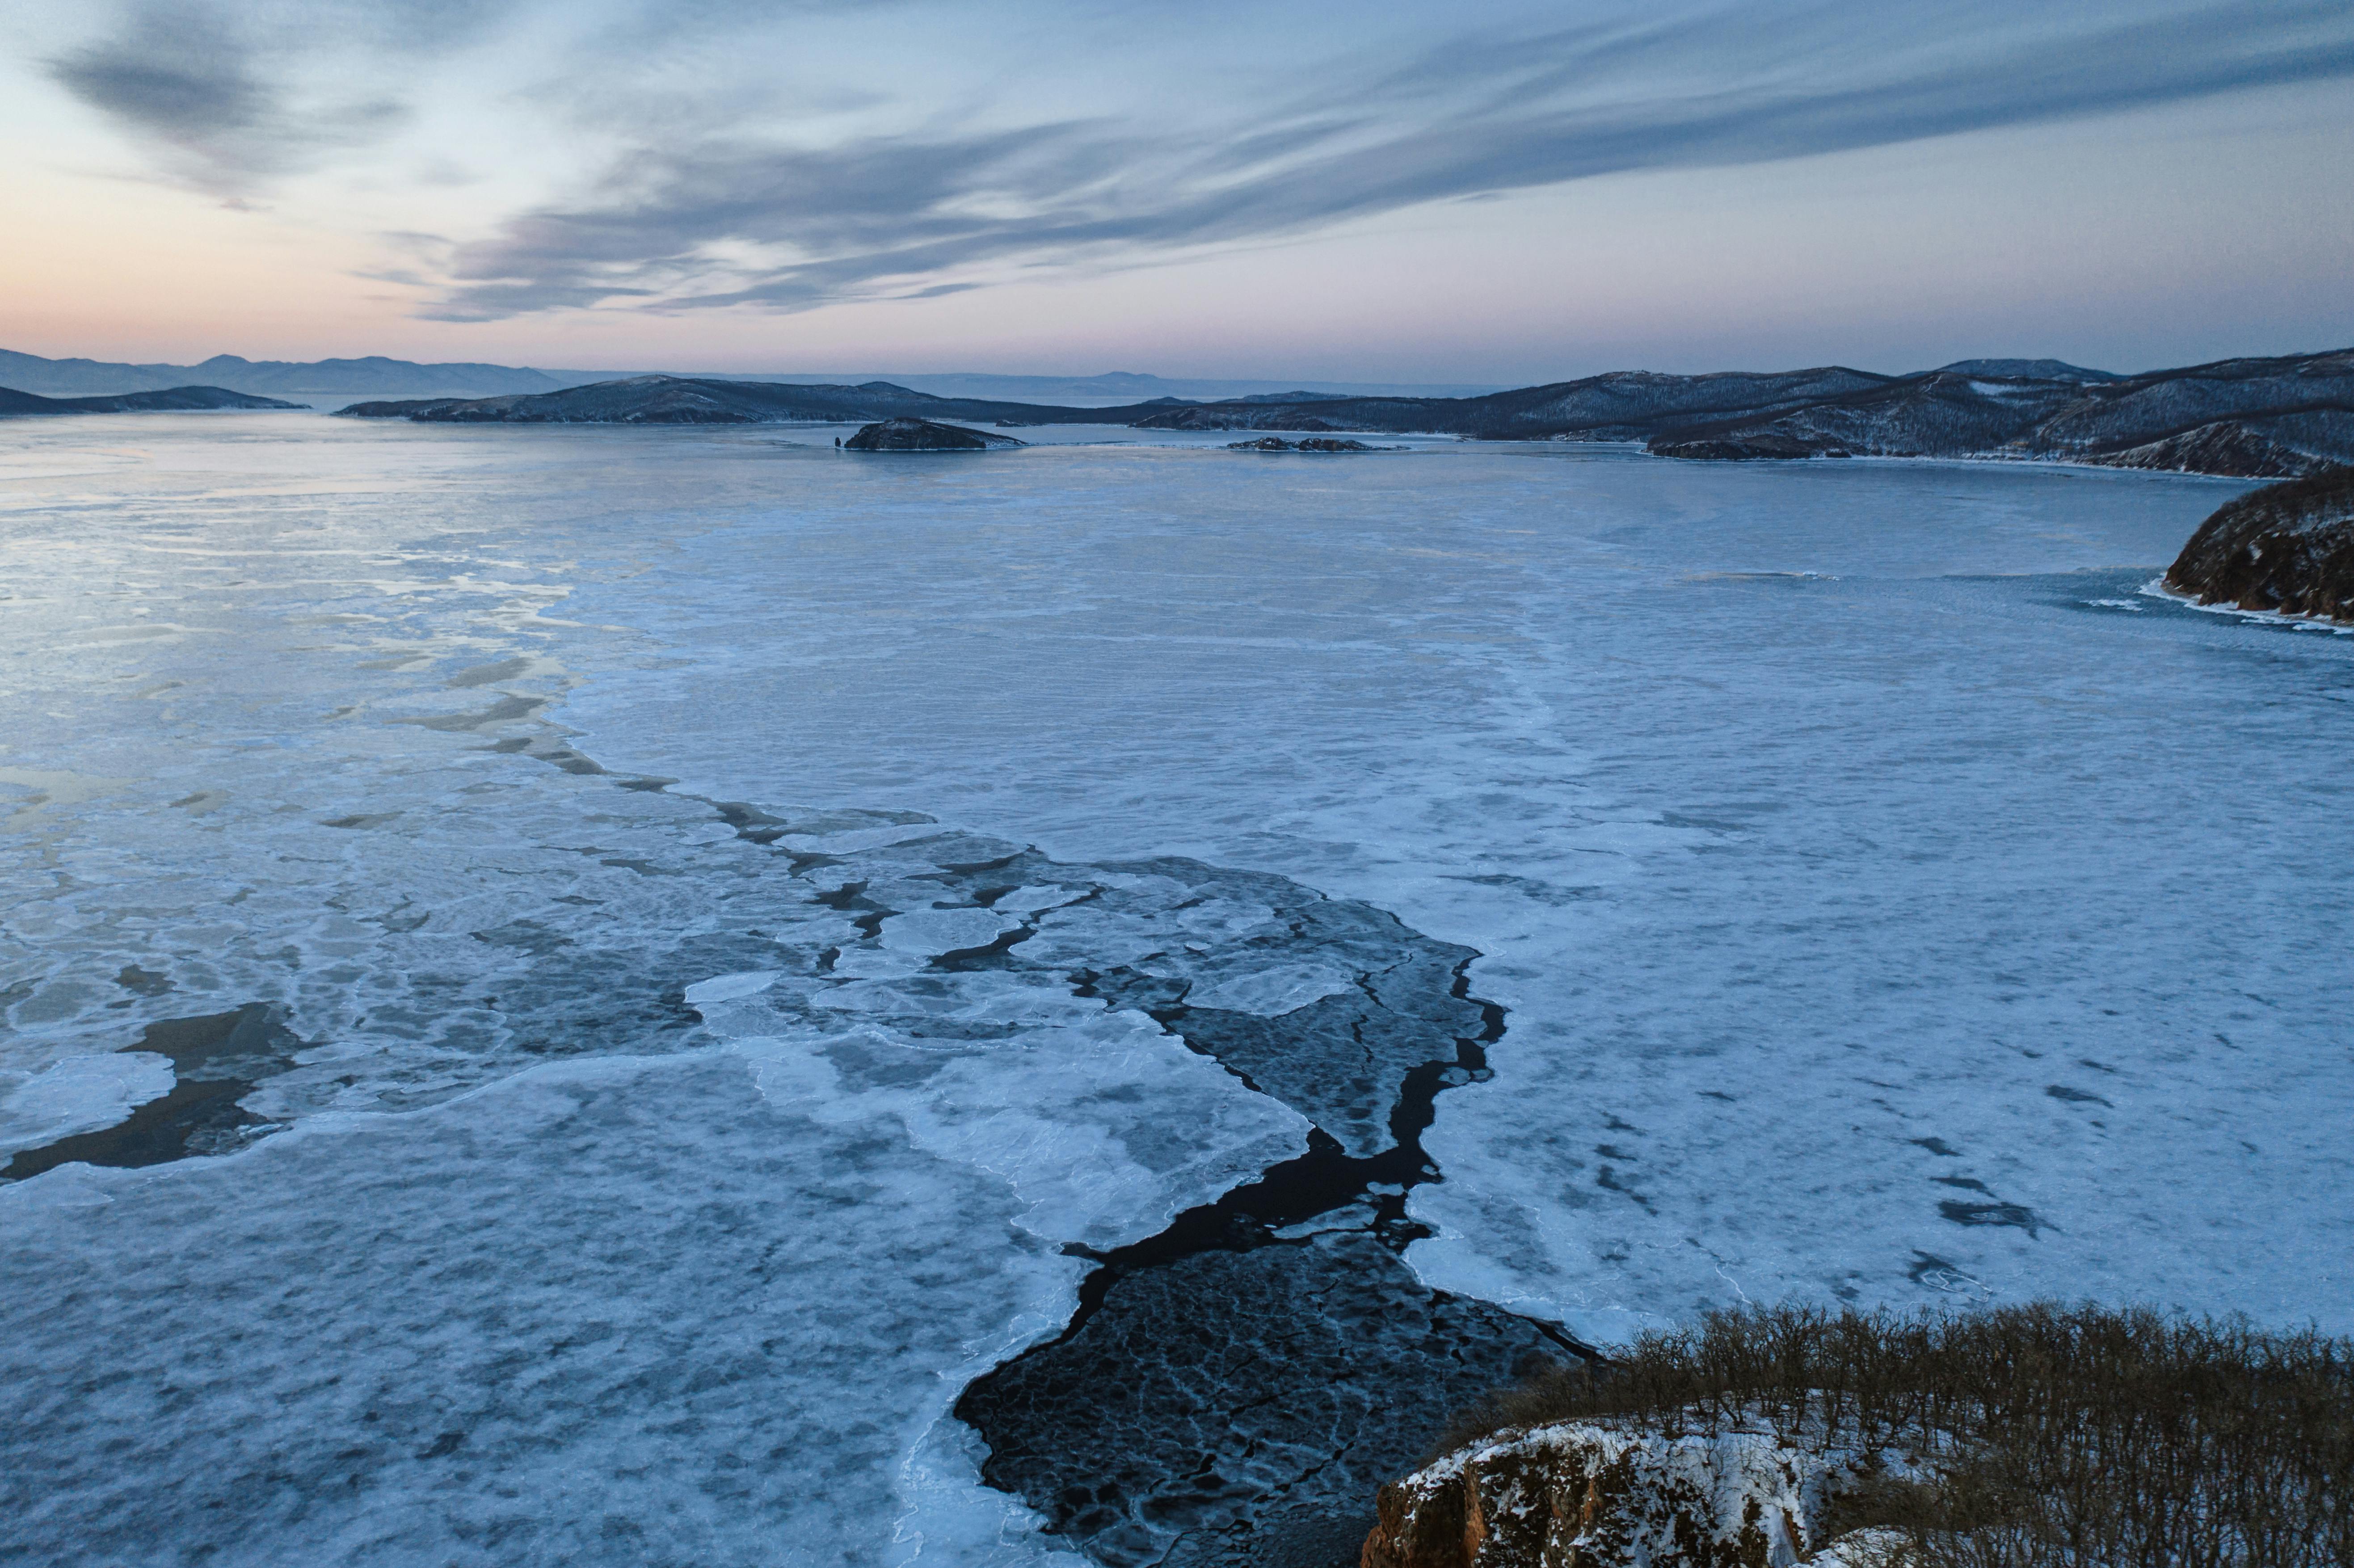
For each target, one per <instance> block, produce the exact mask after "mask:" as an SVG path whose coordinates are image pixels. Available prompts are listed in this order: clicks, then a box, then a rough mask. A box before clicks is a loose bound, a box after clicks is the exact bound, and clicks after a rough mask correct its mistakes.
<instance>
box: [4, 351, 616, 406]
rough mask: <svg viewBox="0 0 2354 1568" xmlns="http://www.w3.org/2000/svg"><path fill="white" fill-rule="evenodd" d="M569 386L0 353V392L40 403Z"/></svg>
mask: <svg viewBox="0 0 2354 1568" xmlns="http://www.w3.org/2000/svg"><path fill="white" fill-rule="evenodd" d="M567 385H569V383H568V382H566V381H562V380H558V379H557V378H556V377H554V376H547V375H546V374H544V373H543V372H540V371H537V370H518V369H515V368H514V366H505V365H418V364H414V363H412V362H411V361H409V360H406V359H387V358H385V357H384V356H382V355H369V356H368V357H367V358H366V359H317V360H311V361H308V362H305V363H302V364H292V363H289V362H287V361H285V360H276V359H265V360H251V359H240V358H239V357H238V356H237V355H234V354H220V355H214V356H213V357H212V358H210V359H207V360H206V361H205V362H204V363H203V364H201V365H117V364H110V363H107V362H105V361H103V360H96V359H43V358H42V357H40V355H34V354H16V353H13V352H11V351H10V350H7V349H0V387H16V389H17V390H19V391H24V392H37V393H40V394H42V395H43V396H45V397H86V396H90V395H94V394H109V393H116V392H155V391H162V390H164V389H165V388H168V387H192V386H201V387H223V388H226V389H228V390H230V391H235V392H249V393H253V394H256V395H258V396H262V397H322V396H336V397H356V396H363V395H366V394H369V393H373V394H375V395H376V396H378V397H430V396H433V395H435V394H437V393H439V394H447V393H470V394H472V395H473V396H474V397H490V396H492V395H493V394H495V393H500V392H553V391H555V390H556V389H557V387H564V386H567Z"/></svg>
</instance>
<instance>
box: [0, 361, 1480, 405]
mask: <svg viewBox="0 0 2354 1568" xmlns="http://www.w3.org/2000/svg"><path fill="white" fill-rule="evenodd" d="M645 374H648V372H644V371H633V370H534V369H529V368H525V367H523V366H512V365H478V364H472V363H456V364H440V365H420V364H418V363H416V362H414V361H412V360H407V359H387V358H385V357H384V356H383V355H369V356H368V357H366V358H365V359H314V360H306V361H302V362H299V363H296V362H290V361H286V360H275V359H267V360H251V359H241V358H239V357H238V356H237V355H233V354H222V355H214V356H213V357H212V358H210V359H207V360H206V361H204V362H203V363H202V364H200V365H128V364H118V363H110V362H107V361H104V360H96V359H43V358H41V357H40V356H39V355H32V354H16V353H12V352H10V351H8V350H5V349H0V387H16V388H17V389H18V390H20V391H26V392H34V393H38V394H40V395H42V396H44V397H88V396H92V395H102V394H110V393H117V392H152V391H161V390H164V389H165V388H168V387H188V386H206V387H227V388H229V389H231V390H234V391H239V392H252V393H258V394H261V395H265V396H272V397H318V398H334V397H343V398H345V399H349V398H355V397H497V396H500V395H502V394H504V393H514V392H554V391H557V389H559V388H561V387H578V386H584V385H586V384H588V383H590V382H597V381H619V380H624V379H631V378H634V377H636V376H642V375H645ZM686 378H687V379H691V380H692V379H701V380H726V381H775V382H785V383H791V384H799V385H811V384H814V385H831V386H854V385H857V384H859V383H861V382H867V381H881V380H887V381H891V382H894V383H896V384H897V385H899V386H903V387H912V388H914V389H916V390H917V391H922V392H928V393H930V394H932V395H934V396H935V397H971V398H981V399H984V400H987V399H995V400H1002V401H1014V402H1023V403H1057V404H1081V405H1097V404H1127V403H1141V402H1144V401H1146V400H1148V399H1150V398H1153V397H1191V398H1204V399H1206V398H1220V397H1269V396H1275V397H1300V398H1307V397H1475V396H1477V395H1479V394H1480V393H1483V392H1492V391H1494V390H1496V388H1495V387H1493V386H1492V385H1490V386H1477V385H1474V386H1458V385H1452V384H1448V385H1433V386H1422V385H1415V384H1409V383H1404V382H1399V383H1388V382H1381V383H1373V382H1341V381H1331V382H1317V381H1310V382H1304V383H1303V382H1296V381H1247V380H1209V381H1205V380H1191V381H1188V380H1166V379H1163V378H1162V377H1161V376H1144V375H1139V374H1137V373H1135V372H1133V371H1114V372H1112V373H1110V374H1108V375H1104V376H989V375H981V374H978V373H968V372H957V373H949V374H943V375H900V374H894V373H878V372H872V371H863V372H859V373H857V374H854V375H852V374H833V375H822V374H793V375H786V374H782V373H779V374H774V375H770V374H758V375H751V374H745V373H741V372H734V373H727V374H721V375H706V376H696V375H695V374H693V373H688V375H687V376H686Z"/></svg>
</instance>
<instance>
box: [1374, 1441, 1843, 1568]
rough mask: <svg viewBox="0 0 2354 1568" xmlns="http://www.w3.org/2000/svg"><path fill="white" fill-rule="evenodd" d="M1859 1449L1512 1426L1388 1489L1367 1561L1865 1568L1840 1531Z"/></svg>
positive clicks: (1550, 1567)
mask: <svg viewBox="0 0 2354 1568" xmlns="http://www.w3.org/2000/svg"><path fill="white" fill-rule="evenodd" d="M1861 1474H1862V1470H1861V1467H1860V1466H1859V1464H1858V1463H1857V1462H1856V1461H1855V1460H1853V1459H1852V1458H1850V1457H1845V1456H1840V1455H1832V1456H1829V1457H1825V1456H1822V1455H1817V1454H1811V1453H1808V1452H1806V1451H1804V1450H1801V1449H1798V1448H1796V1447H1791V1446H1786V1445H1784V1444H1783V1443H1781V1442H1779V1441H1777V1440H1776V1438H1775V1437H1774V1436H1771V1435H1770V1434H1769V1433H1765V1432H1763V1431H1758V1432H1741V1431H1735V1432H1726V1433H1722V1434H1719V1435H1718V1436H1687V1437H1666V1436H1658V1435H1656V1434H1652V1433H1648V1432H1638V1431H1632V1430H1625V1429H1621V1428H1618V1427H1615V1426H1612V1425H1604V1424H1599V1423H1589V1422H1564V1423H1562V1424H1559V1425H1550V1426H1540V1427H1536V1428H1534V1429H1532V1430H1527V1431H1521V1432H1507V1433H1504V1434H1501V1435H1500V1436H1498V1437H1496V1438H1492V1439H1489V1440H1487V1441H1484V1442H1480V1443H1476V1444H1474V1445H1472V1446H1470V1447H1469V1448H1465V1449H1462V1450H1459V1451H1458V1452H1457V1453H1454V1454H1450V1455H1448V1456H1447V1457H1445V1458H1443V1459H1440V1460H1438V1461H1437V1463H1435V1464H1432V1465H1430V1466H1428V1467H1426V1468H1424V1469H1421V1470H1418V1471H1416V1473H1415V1474H1413V1475H1411V1476H1408V1477H1407V1478H1405V1479H1404V1480H1402V1481H1394V1482H1393V1483H1391V1484H1390V1485H1388V1486H1385V1487H1384V1488H1383V1489H1382V1491H1381V1498H1380V1501H1379V1503H1378V1505H1377V1506H1378V1510H1379V1520H1380V1522H1378V1523H1377V1524H1375V1525H1374V1527H1373V1533H1372V1534H1371V1535H1369V1536H1367V1537H1366V1539H1365V1545H1364V1551H1363V1556H1362V1558H1361V1559H1360V1562H1361V1563H1362V1568H1784V1565H1786V1564H1790V1563H1801V1562H1803V1563H1810V1564H1814V1565H1817V1568H1829V1565H1832V1564H1847V1565H1848V1568H1861V1564H1863V1563H1870V1562H1872V1561H1874V1560H1876V1559H1877V1558H1878V1557H1879V1556H1881V1555H1883V1554H1884V1553H1883V1552H1882V1550H1881V1548H1882V1543H1883V1542H1882V1536H1881V1534H1880V1532H1878V1531H1858V1532H1854V1533H1852V1534H1849V1535H1845V1536H1840V1537H1837V1538H1836V1539H1834V1536H1833V1531H1834V1529H1835V1524H1834V1520H1833V1519H1832V1514H1833V1505H1834V1504H1835V1503H1836V1502H1837V1500H1838V1499H1839V1498H1840V1495H1841V1493H1842V1492H1843V1491H1845V1490H1847V1489H1849V1488H1850V1487H1851V1486H1852V1485H1853V1484H1854V1483H1855V1481H1856V1480H1857V1479H1858V1478H1860V1477H1861Z"/></svg>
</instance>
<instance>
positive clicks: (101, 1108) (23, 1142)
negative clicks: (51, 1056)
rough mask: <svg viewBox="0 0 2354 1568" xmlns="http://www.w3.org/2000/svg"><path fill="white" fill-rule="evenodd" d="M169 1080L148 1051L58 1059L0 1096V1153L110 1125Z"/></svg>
mask: <svg viewBox="0 0 2354 1568" xmlns="http://www.w3.org/2000/svg"><path fill="white" fill-rule="evenodd" d="M174 1082H175V1078H174V1077H173V1075H172V1063H171V1060H170V1058H168V1057H165V1056H159V1055H157V1054H155V1053H154V1052H152V1051H116V1052H109V1053H107V1054H103V1055H89V1056H66V1057H62V1058H60V1059H59V1060H58V1061H55V1062H52V1063H50V1064H49V1065H48V1066H47V1067H44V1068H43V1069H41V1070H40V1071H39V1072H37V1073H35V1074H33V1075H31V1076H30V1077H28V1078H27V1079H25V1080H24V1081H23V1082H21V1083H19V1084H18V1085H17V1086H16V1087H15V1088H13V1089H10V1090H8V1091H7V1092H6V1093H5V1094H0V1155H5V1154H13V1153H15V1152H16V1150H20V1149H31V1148H35V1147H37V1146H38V1145H41V1144H45V1143H54V1142H56V1141H57V1140H58V1139H61V1138H69V1137H71V1136H73V1135H74V1134H75V1133H80V1132H96V1131H99V1130H100V1129H101V1128H110V1127H112V1126H113V1125H114V1124H115V1123H117V1122H119V1121H121V1120H122V1118H124V1117H126V1116H128V1115H130V1114H131V1112H132V1111H133V1110H134V1109H136V1108H137V1107H140V1106H143V1105H144V1104H146V1103H147V1102H148V1101H149V1100H152V1099H156V1098H160V1097H163V1096H164V1095H168V1094H170V1093H171V1092H172V1085H173V1084H174Z"/></svg>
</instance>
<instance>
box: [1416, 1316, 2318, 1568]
mask: <svg viewBox="0 0 2354 1568" xmlns="http://www.w3.org/2000/svg"><path fill="white" fill-rule="evenodd" d="M1594 1418H1603V1419H1609V1420H1612V1421H1614V1422H1617V1423H1620V1424H1625V1425H1634V1426H1637V1427H1639V1428H1641V1429H1644V1430H1649V1431H1654V1432H1658V1433H1659V1434H1661V1435H1663V1436H1684V1435H1693V1434H1702V1435H1713V1434H1715V1433H1717V1432H1720V1431H1723V1430H1725V1429H1727V1428H1731V1427H1738V1426H1746V1427H1751V1428H1755V1427H1756V1426H1758V1425H1761V1424H1762V1425H1765V1426H1767V1427H1770V1428H1771V1429H1772V1430H1773V1431H1774V1433H1775V1434H1776V1436H1778V1437H1779V1438H1780V1439H1781V1440H1782V1441H1784V1442H1787V1443H1791V1444H1794V1445H1798V1446H1805V1447H1808V1448H1811V1449H1813V1450H1816V1451H1828V1450H1832V1449H1839V1450H1845V1451H1849V1452H1854V1453H1861V1454H1866V1455H1872V1454H1879V1453H1884V1452H1893V1453H1897V1454H1903V1455H1906V1456H1910V1457H1911V1458H1912V1460H1913V1463H1912V1464H1911V1465H1910V1466H1909V1467H1906V1468H1904V1469H1903V1470H1893V1469H1892V1470H1888V1471H1884V1472H1882V1473H1878V1474H1871V1475H1867V1476H1866V1478H1865V1479H1864V1481H1863V1482H1862V1484H1861V1485H1859V1486H1858V1487H1856V1488H1855V1489H1852V1490H1850V1491H1849V1492H1847V1493H1846V1494H1844V1495H1843V1496H1842V1497H1841V1498H1840V1499H1839V1502H1838V1505H1837V1508H1836V1512H1835V1518H1834V1520H1833V1523H1834V1525H1835V1527H1836V1528H1837V1529H1839V1530H1841V1531H1845V1530H1851V1529H1859V1528H1862V1527H1864V1526H1867V1525H1882V1526H1889V1527H1893V1529H1895V1530H1897V1531H1902V1532H1903V1539H1904V1540H1905V1541H1906V1542H1908V1543H1909V1544H1908V1545H1907V1546H1905V1547H1904V1548H1903V1549H1902V1550H1901V1552H1899V1554H1898V1555H1899V1559H1900V1560H1901V1561H1905V1562H1909V1563H1917V1564H1920V1565H1921V1568H2347V1565H2349V1564H2354V1502H2349V1491H2354V1340H2344V1339H2332V1338H2328V1337H2326V1336H2324V1335H2321V1334H2319V1333H2317V1332H2314V1331H2306V1332H2292V1333H2274V1332H2267V1331H2265V1330H2259V1329H2256V1328H2253V1327H2251V1326H2249V1325H2248V1324H2246V1323H2244V1322H2241V1321H2216V1320H2213V1319H2184V1318H2173V1317H2168V1316H2165V1315H2162V1314H2159V1313H2157V1312H2152V1311H2147V1310H2141V1309H2125V1310H2117V1309H2112V1308H2100V1307H2081V1308H2060V1307H2056V1306H2051V1305H2038V1306H2030V1307H2016V1308H1999V1309H1993V1310H1988V1311H1981V1312H1972V1313H1964V1314H1955V1315H1949V1316H1935V1315H1927V1314H1925V1315H1922V1316H1918V1317H1900V1316H1896V1315H1893V1314H1890V1313H1884V1312H1883V1313H1876V1314H1863V1313H1858V1312H1853V1311H1844V1312H1840V1313H1837V1314H1832V1313H1828V1312H1823V1311H1819V1310H1816V1309H1812V1308H1799V1307H1783V1308H1771V1309H1768V1308H1751V1309H1748V1310H1744V1311H1735V1312H1716V1313H1712V1314H1710V1315H1709V1316H1707V1317H1706V1318H1704V1319H1702V1320H1701V1322H1700V1323H1699V1324H1698V1325H1696V1326H1695V1327H1693V1328H1691V1329H1690V1330H1684V1331H1681V1332H1677V1333H1659V1334H1649V1335H1646V1336H1644V1337H1643V1338H1642V1339H1640V1340H1637V1341H1636V1343H1635V1344H1634V1345H1633V1346H1631V1347H1630V1348H1628V1350H1627V1351H1625V1352H1623V1353H1622V1354H1620V1355H1618V1356H1617V1357H1615V1358H1613V1359H1611V1360H1608V1361H1602V1362H1599V1363H1596V1364H1594V1365H1590V1366H1586V1365H1571V1366H1559V1365H1557V1366H1554V1367H1552V1368H1550V1369H1548V1370H1546V1371H1543V1372H1539V1373H1537V1374H1536V1375H1535V1376H1533V1377H1532V1378H1531V1379H1529V1380H1528V1381H1527V1382H1525V1383H1522V1384H1521V1385H1519V1386H1518V1387H1515V1388H1511V1389H1509V1390H1506V1391H1504V1392H1502V1393H1500V1394H1498V1395H1496V1396H1494V1397H1492V1398H1491V1399H1490V1400H1489V1401H1487V1402H1486V1403H1485V1404H1482V1405H1481V1406H1479V1407H1478V1408H1477V1409H1474V1410H1472V1411H1469V1412H1467V1413H1465V1414H1463V1415H1462V1416H1461V1417H1459V1418H1458V1420H1457V1421H1456V1423H1455V1425H1453V1427H1452V1428H1451V1429H1450V1430H1449V1431H1448V1433H1447V1436H1446V1438H1445V1439H1444V1441H1443V1443H1442V1448H1444V1449H1453V1448H1456V1447H1459V1446H1462V1445H1464V1444H1466V1443H1469V1442H1471V1441H1474V1440H1476V1439H1478V1438H1479V1437H1482V1436H1487V1435H1489V1434H1490V1433H1493V1432H1496V1431H1500V1430H1501V1429H1504V1428H1507V1427H1519V1426H1531V1425H1541V1424H1543V1423H1546V1422H1553V1421H1565V1420H1575V1419H1594Z"/></svg>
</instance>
